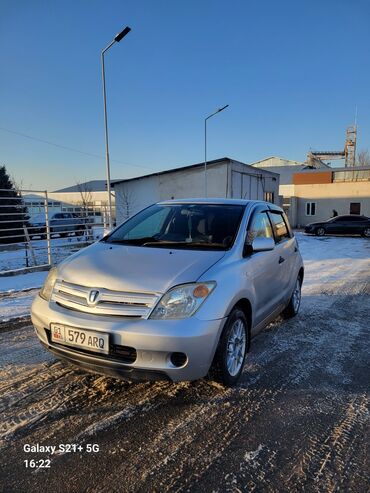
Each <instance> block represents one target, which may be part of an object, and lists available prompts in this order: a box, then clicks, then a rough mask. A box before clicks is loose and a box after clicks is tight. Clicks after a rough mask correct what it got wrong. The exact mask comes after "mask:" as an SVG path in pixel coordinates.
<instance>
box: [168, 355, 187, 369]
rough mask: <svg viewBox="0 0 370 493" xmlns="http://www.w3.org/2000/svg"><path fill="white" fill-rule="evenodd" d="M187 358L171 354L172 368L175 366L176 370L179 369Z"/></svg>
mask: <svg viewBox="0 0 370 493" xmlns="http://www.w3.org/2000/svg"><path fill="white" fill-rule="evenodd" d="M187 359H188V358H187V356H186V354H185V353H171V357H170V360H171V363H172V364H173V366H176V368H180V366H184V365H185V363H186V361H187Z"/></svg>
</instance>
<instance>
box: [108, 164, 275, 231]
mask: <svg viewBox="0 0 370 493" xmlns="http://www.w3.org/2000/svg"><path fill="white" fill-rule="evenodd" d="M204 176H205V174H204V163H198V164H193V165H190V166H184V167H181V168H176V169H170V170H167V171H161V172H158V173H152V174H150V175H146V176H140V177H138V178H131V179H128V180H121V181H116V182H115V183H114V184H113V188H114V191H115V198H116V217H117V223H119V222H122V221H123V220H125V219H127V218H128V217H130V216H131V215H132V214H134V213H136V212H138V211H139V210H141V209H143V208H145V207H147V206H148V205H151V204H153V203H155V202H159V201H161V200H168V199H179V198H180V199H181V198H187V197H188V198H189V197H204V194H205V185H204V183H205V181H204ZM207 195H208V197H215V198H216V197H218V198H238V199H239V198H244V199H255V200H267V201H270V202H273V203H275V204H279V203H280V200H279V175H278V174H276V173H272V172H270V171H268V170H264V169H258V168H253V167H252V166H249V165H248V164H245V163H242V162H240V161H235V160H233V159H230V158H227V157H225V158H221V159H216V160H214V161H209V162H208V163H207Z"/></svg>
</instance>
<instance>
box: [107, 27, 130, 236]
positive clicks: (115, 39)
mask: <svg viewBox="0 0 370 493" xmlns="http://www.w3.org/2000/svg"><path fill="white" fill-rule="evenodd" d="M130 31H131V28H130V27H128V26H126V27H125V29H123V31H121V32H120V33H118V34H117V35H116V36H115V37H114V39H113V41H111V42H110V43H109V45H108V46H107V47H106V48H104V50H103V51H102V52H101V68H102V78H103V99H104V127H105V159H106V165H107V192H108V208H109V229H112V227H113V222H112V197H111V187H110V164H109V144H108V119H107V94H106V90H105V69H104V53H105V52H106V51H108V50H109V48H110V47H111V46H113V45H114V43H119V42H120V41H121V39H123V38H124V37H125V36H126V34H128V33H129V32H130Z"/></svg>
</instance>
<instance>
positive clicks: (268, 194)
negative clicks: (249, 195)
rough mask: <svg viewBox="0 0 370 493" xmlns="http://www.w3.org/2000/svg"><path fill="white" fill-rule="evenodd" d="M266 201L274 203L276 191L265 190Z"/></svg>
mask: <svg viewBox="0 0 370 493" xmlns="http://www.w3.org/2000/svg"><path fill="white" fill-rule="evenodd" d="M263 200H265V201H266V202H271V203H272V204H273V203H274V192H265V193H264V199H263Z"/></svg>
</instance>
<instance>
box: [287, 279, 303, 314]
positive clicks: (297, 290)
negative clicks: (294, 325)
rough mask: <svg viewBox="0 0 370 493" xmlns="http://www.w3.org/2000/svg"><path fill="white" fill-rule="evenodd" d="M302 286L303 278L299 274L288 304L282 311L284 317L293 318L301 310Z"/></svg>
mask: <svg viewBox="0 0 370 493" xmlns="http://www.w3.org/2000/svg"><path fill="white" fill-rule="evenodd" d="M301 288H302V280H301V278H300V277H299V276H298V277H297V280H296V283H295V285H294V291H293V294H292V296H291V298H290V300H289V303H288V306H287V307H286V308H285V309H284V310H283V312H282V316H283V317H284V318H293V317H295V316H296V315H297V313H298V312H299V307H300V306H301Z"/></svg>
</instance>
